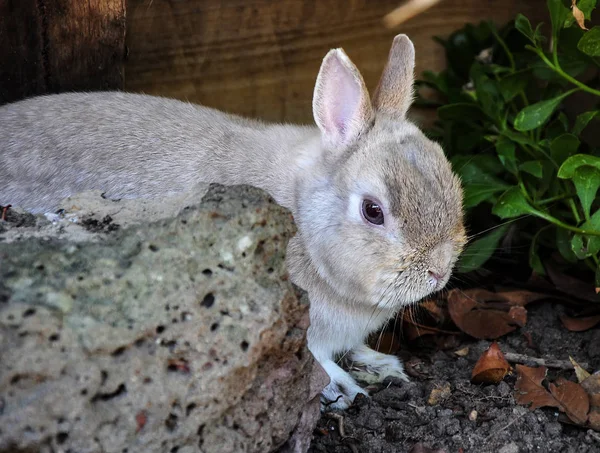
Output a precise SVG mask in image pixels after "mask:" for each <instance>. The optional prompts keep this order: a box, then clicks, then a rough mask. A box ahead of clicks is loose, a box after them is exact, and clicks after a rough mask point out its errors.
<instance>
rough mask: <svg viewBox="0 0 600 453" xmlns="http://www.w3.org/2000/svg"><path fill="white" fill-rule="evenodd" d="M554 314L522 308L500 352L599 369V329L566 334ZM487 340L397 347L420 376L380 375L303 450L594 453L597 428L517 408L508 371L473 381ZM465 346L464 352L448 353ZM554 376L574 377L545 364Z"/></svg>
mask: <svg viewBox="0 0 600 453" xmlns="http://www.w3.org/2000/svg"><path fill="white" fill-rule="evenodd" d="M560 311H561V306H559V305H555V304H552V303H548V302H539V303H536V304H532V305H530V306H528V312H529V313H528V318H529V319H528V322H527V325H526V326H525V327H523V328H521V329H520V330H517V331H515V332H513V333H511V334H509V335H506V336H504V337H502V338H500V339H499V340H497V342H498V344H499V346H500V348H501V350H502V351H503V352H505V353H506V352H514V353H520V354H524V355H526V356H528V357H536V358H544V359H560V360H566V361H568V360H569V356H571V357H573V359H575V360H576V361H577V362H578V363H580V364H583V363H585V364H586V365H587V367H586V368H587V370H588V371H595V370H598V369H600V329H599V328H594V329H591V330H588V331H585V332H569V331H568V330H567V329H566V328H564V327H563V326H562V324H561V322H560V320H559V318H558V315H559V313H560ZM421 338H422V339H426V337H421ZM489 345H490V342H489V341H476V340H469V339H467V338H464V339H461V340H460V341H457V342H456V344H455V345H453V347H452V348H451V349H448V350H436V349H435V348H432V347H430V345H428V344H426V342H425V340H416V341H415V343H414V344H411V345H409V346H408V347H405V345H403V358H404V359H405V363H407V361H406V357H404V356H405V355H406V356H408V357H409V361H408V363H409V365H410V364H414V363H416V364H417V368H418V370H419V373H420V374H421V376H420V377H414V378H412V381H411V382H409V383H404V382H402V381H398V380H395V379H391V380H390V379H387V380H384V382H383V383H382V384H380V385H378V386H377V387H376V388H374V390H372V391H371V392H370V394H371V396H370V397H368V398H363V397H362V395H359V396H358V397H357V399H356V400H355V402H354V404H353V405H352V406H351V407H350V408H349V409H347V410H346V411H343V412H337V413H335V414H334V415H331V414H325V416H323V417H322V418H321V420H320V421H319V424H318V427H317V429H316V430H315V432H314V436H313V442H312V445H311V447H310V450H309V452H311V453H317V452H327V453H355V452H368V453H388V452H389V453H391V452H411V453H428V452H429V453H433V452H435V453H442V452H445V453H463V452H464V453H467V452H478V453H485V452H490V453H491V452H494V453H495V452H498V453H518V452H548V453H551V452H557V453H558V452H561V453H571V452H572V453H575V452H577V453H584V452H588V453H591V452H600V433H598V432H595V431H592V430H589V429H586V428H581V427H577V426H574V425H572V424H569V423H568V420H564V419H565V417H564V415H563V414H561V413H560V412H559V411H558V410H556V409H553V408H549V409H546V408H544V409H536V410H535V411H530V410H529V409H528V408H526V407H524V406H520V405H517V404H516V403H515V399H514V397H513V392H514V387H515V382H516V375H515V374H514V373H513V374H511V375H508V376H506V377H505V378H504V380H503V381H502V382H500V383H499V384H497V385H475V384H472V383H471V382H470V379H471V371H472V369H473V366H474V365H475V363H476V362H477V360H478V358H479V357H480V355H481V353H482V352H483V351H485V350H486V349H487V348H488V347H489ZM465 347H468V350H469V352H468V354H467V355H466V356H464V357H459V356H458V355H456V354H455V353H454V351H459V350H461V349H463V348H465ZM511 365H512V366H514V364H512V363H511ZM530 365H531V366H535V364H533V363H531V364H530ZM413 374H414V373H413ZM558 376H563V377H565V378H566V379H569V380H572V381H575V380H576V378H575V376H574V372H573V370H572V369H570V370H569V369H564V370H561V369H549V371H548V378H549V379H550V380H552V381H554V379H555V378H556V377H558ZM435 389H438V390H442V391H441V392H434V393H433V394H434V395H435V394H436V393H437V394H440V393H441V395H442V396H441V397H440V398H438V399H439V401H429V399H430V395H432V391H433V390H435ZM340 427H342V430H343V435H342V433H341V430H340Z"/></svg>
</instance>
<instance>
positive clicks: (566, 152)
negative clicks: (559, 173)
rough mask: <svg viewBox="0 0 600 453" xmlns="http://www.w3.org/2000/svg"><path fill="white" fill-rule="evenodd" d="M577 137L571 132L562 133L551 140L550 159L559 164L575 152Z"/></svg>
mask: <svg viewBox="0 0 600 453" xmlns="http://www.w3.org/2000/svg"><path fill="white" fill-rule="evenodd" d="M578 148H579V139H578V138H577V137H576V136H575V135H573V134H562V135H559V136H558V137H556V138H555V139H554V140H552V143H551V144H550V155H551V156H552V159H554V161H555V162H556V163H557V164H558V165H561V164H562V163H563V162H564V161H565V160H567V159H568V158H569V157H571V156H573V155H575V153H577V149H578Z"/></svg>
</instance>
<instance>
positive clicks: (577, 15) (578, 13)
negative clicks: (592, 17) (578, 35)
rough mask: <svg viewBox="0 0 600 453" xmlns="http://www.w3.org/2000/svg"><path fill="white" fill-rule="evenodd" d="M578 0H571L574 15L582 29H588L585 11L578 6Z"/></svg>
mask: <svg viewBox="0 0 600 453" xmlns="http://www.w3.org/2000/svg"><path fill="white" fill-rule="evenodd" d="M576 2H577V0H571V8H572V9H573V17H574V18H575V20H576V21H577V25H579V28H581V29H582V30H587V28H586V26H585V16H584V15H583V11H581V10H580V9H579V8H577V3H576Z"/></svg>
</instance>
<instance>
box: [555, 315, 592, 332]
mask: <svg viewBox="0 0 600 453" xmlns="http://www.w3.org/2000/svg"><path fill="white" fill-rule="evenodd" d="M560 320H561V322H562V323H563V326H565V327H566V328H567V329H569V330H570V331H571V332H583V331H584V330H588V329H591V328H592V327H594V326H596V325H597V324H598V323H600V315H595V316H586V317H582V318H572V317H570V316H567V315H564V314H562V315H560Z"/></svg>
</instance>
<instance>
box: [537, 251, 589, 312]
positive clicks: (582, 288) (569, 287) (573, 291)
mask: <svg viewBox="0 0 600 453" xmlns="http://www.w3.org/2000/svg"><path fill="white" fill-rule="evenodd" d="M544 268H545V269H546V273H547V274H548V277H550V280H551V281H552V283H553V284H554V286H555V287H556V289H557V290H559V291H561V292H563V293H565V294H568V295H569V296H573V297H576V298H578V299H581V300H587V301H590V302H600V296H599V295H598V293H597V292H596V291H595V290H594V288H595V287H594V286H592V285H590V284H589V282H585V281H583V280H579V279H577V278H575V277H571V276H570V275H567V274H565V273H564V272H562V271H561V270H560V269H559V267H558V266H557V265H556V263H554V262H553V261H552V260H546V261H544Z"/></svg>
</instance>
